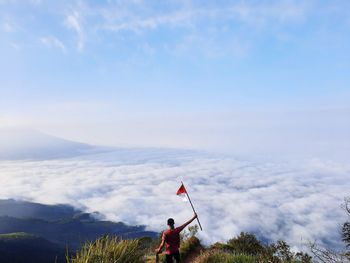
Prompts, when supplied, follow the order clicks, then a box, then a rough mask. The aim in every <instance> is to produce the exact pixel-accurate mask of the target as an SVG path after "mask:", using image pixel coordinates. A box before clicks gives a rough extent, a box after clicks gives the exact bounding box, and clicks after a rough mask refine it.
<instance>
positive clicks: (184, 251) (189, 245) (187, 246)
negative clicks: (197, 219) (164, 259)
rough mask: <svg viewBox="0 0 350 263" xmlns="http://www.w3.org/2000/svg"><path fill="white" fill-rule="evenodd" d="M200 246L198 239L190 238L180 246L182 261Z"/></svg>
mask: <svg viewBox="0 0 350 263" xmlns="http://www.w3.org/2000/svg"><path fill="white" fill-rule="evenodd" d="M199 246H200V241H199V239H198V238H197V237H194V236H192V237H190V238H189V239H187V240H185V241H183V242H182V243H181V245H180V256H181V259H185V258H186V257H187V256H188V255H189V254H190V253H191V252H192V251H193V250H195V249H196V248H197V247H199Z"/></svg>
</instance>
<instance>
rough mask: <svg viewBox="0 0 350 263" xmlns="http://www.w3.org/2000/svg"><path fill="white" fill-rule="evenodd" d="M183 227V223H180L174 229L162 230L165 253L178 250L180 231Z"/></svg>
mask: <svg viewBox="0 0 350 263" xmlns="http://www.w3.org/2000/svg"><path fill="white" fill-rule="evenodd" d="M185 227H186V226H185V225H182V226H179V227H177V228H174V229H167V230H164V231H163V237H162V239H163V240H164V241H165V248H166V250H165V254H167V255H170V254H173V253H176V252H177V251H179V247H180V232H181V231H182V230H183V229H184V228H185Z"/></svg>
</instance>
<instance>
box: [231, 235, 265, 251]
mask: <svg viewBox="0 0 350 263" xmlns="http://www.w3.org/2000/svg"><path fill="white" fill-rule="evenodd" d="M227 244H228V245H229V246H230V247H231V248H232V250H233V251H234V252H235V253H243V254H249V255H258V254H260V253H261V252H262V251H263V249H264V247H263V246H262V244H261V243H260V241H259V240H258V239H257V238H256V237H255V235H254V234H251V233H244V232H241V234H240V235H239V236H237V237H235V238H232V239H230V240H229V241H228V242H227Z"/></svg>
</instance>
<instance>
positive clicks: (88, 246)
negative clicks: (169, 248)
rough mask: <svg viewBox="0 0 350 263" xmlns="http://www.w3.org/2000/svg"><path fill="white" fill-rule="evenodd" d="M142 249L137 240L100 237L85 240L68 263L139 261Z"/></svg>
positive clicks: (141, 259) (135, 262) (123, 262)
mask: <svg viewBox="0 0 350 263" xmlns="http://www.w3.org/2000/svg"><path fill="white" fill-rule="evenodd" d="M143 259H144V251H143V250H142V249H141V247H140V243H139V241H138V240H135V239H130V240H119V239H118V238H116V237H108V236H105V237H102V238H99V239H97V240H96V241H95V242H87V243H85V244H84V245H83V247H82V248H81V249H80V250H79V251H77V253H76V255H75V256H74V257H73V258H69V257H68V256H67V262H68V263H101V262H103V263H141V262H143Z"/></svg>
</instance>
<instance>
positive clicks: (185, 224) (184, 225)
mask: <svg viewBox="0 0 350 263" xmlns="http://www.w3.org/2000/svg"><path fill="white" fill-rule="evenodd" d="M196 218H197V213H194V215H193V217H192V218H191V219H190V220H188V221H187V222H186V223H184V224H183V225H182V226H180V227H179V228H180V231H182V230H183V229H184V228H185V227H186V226H188V225H189V224H191V223H192V221H193V220H195V219H196Z"/></svg>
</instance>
